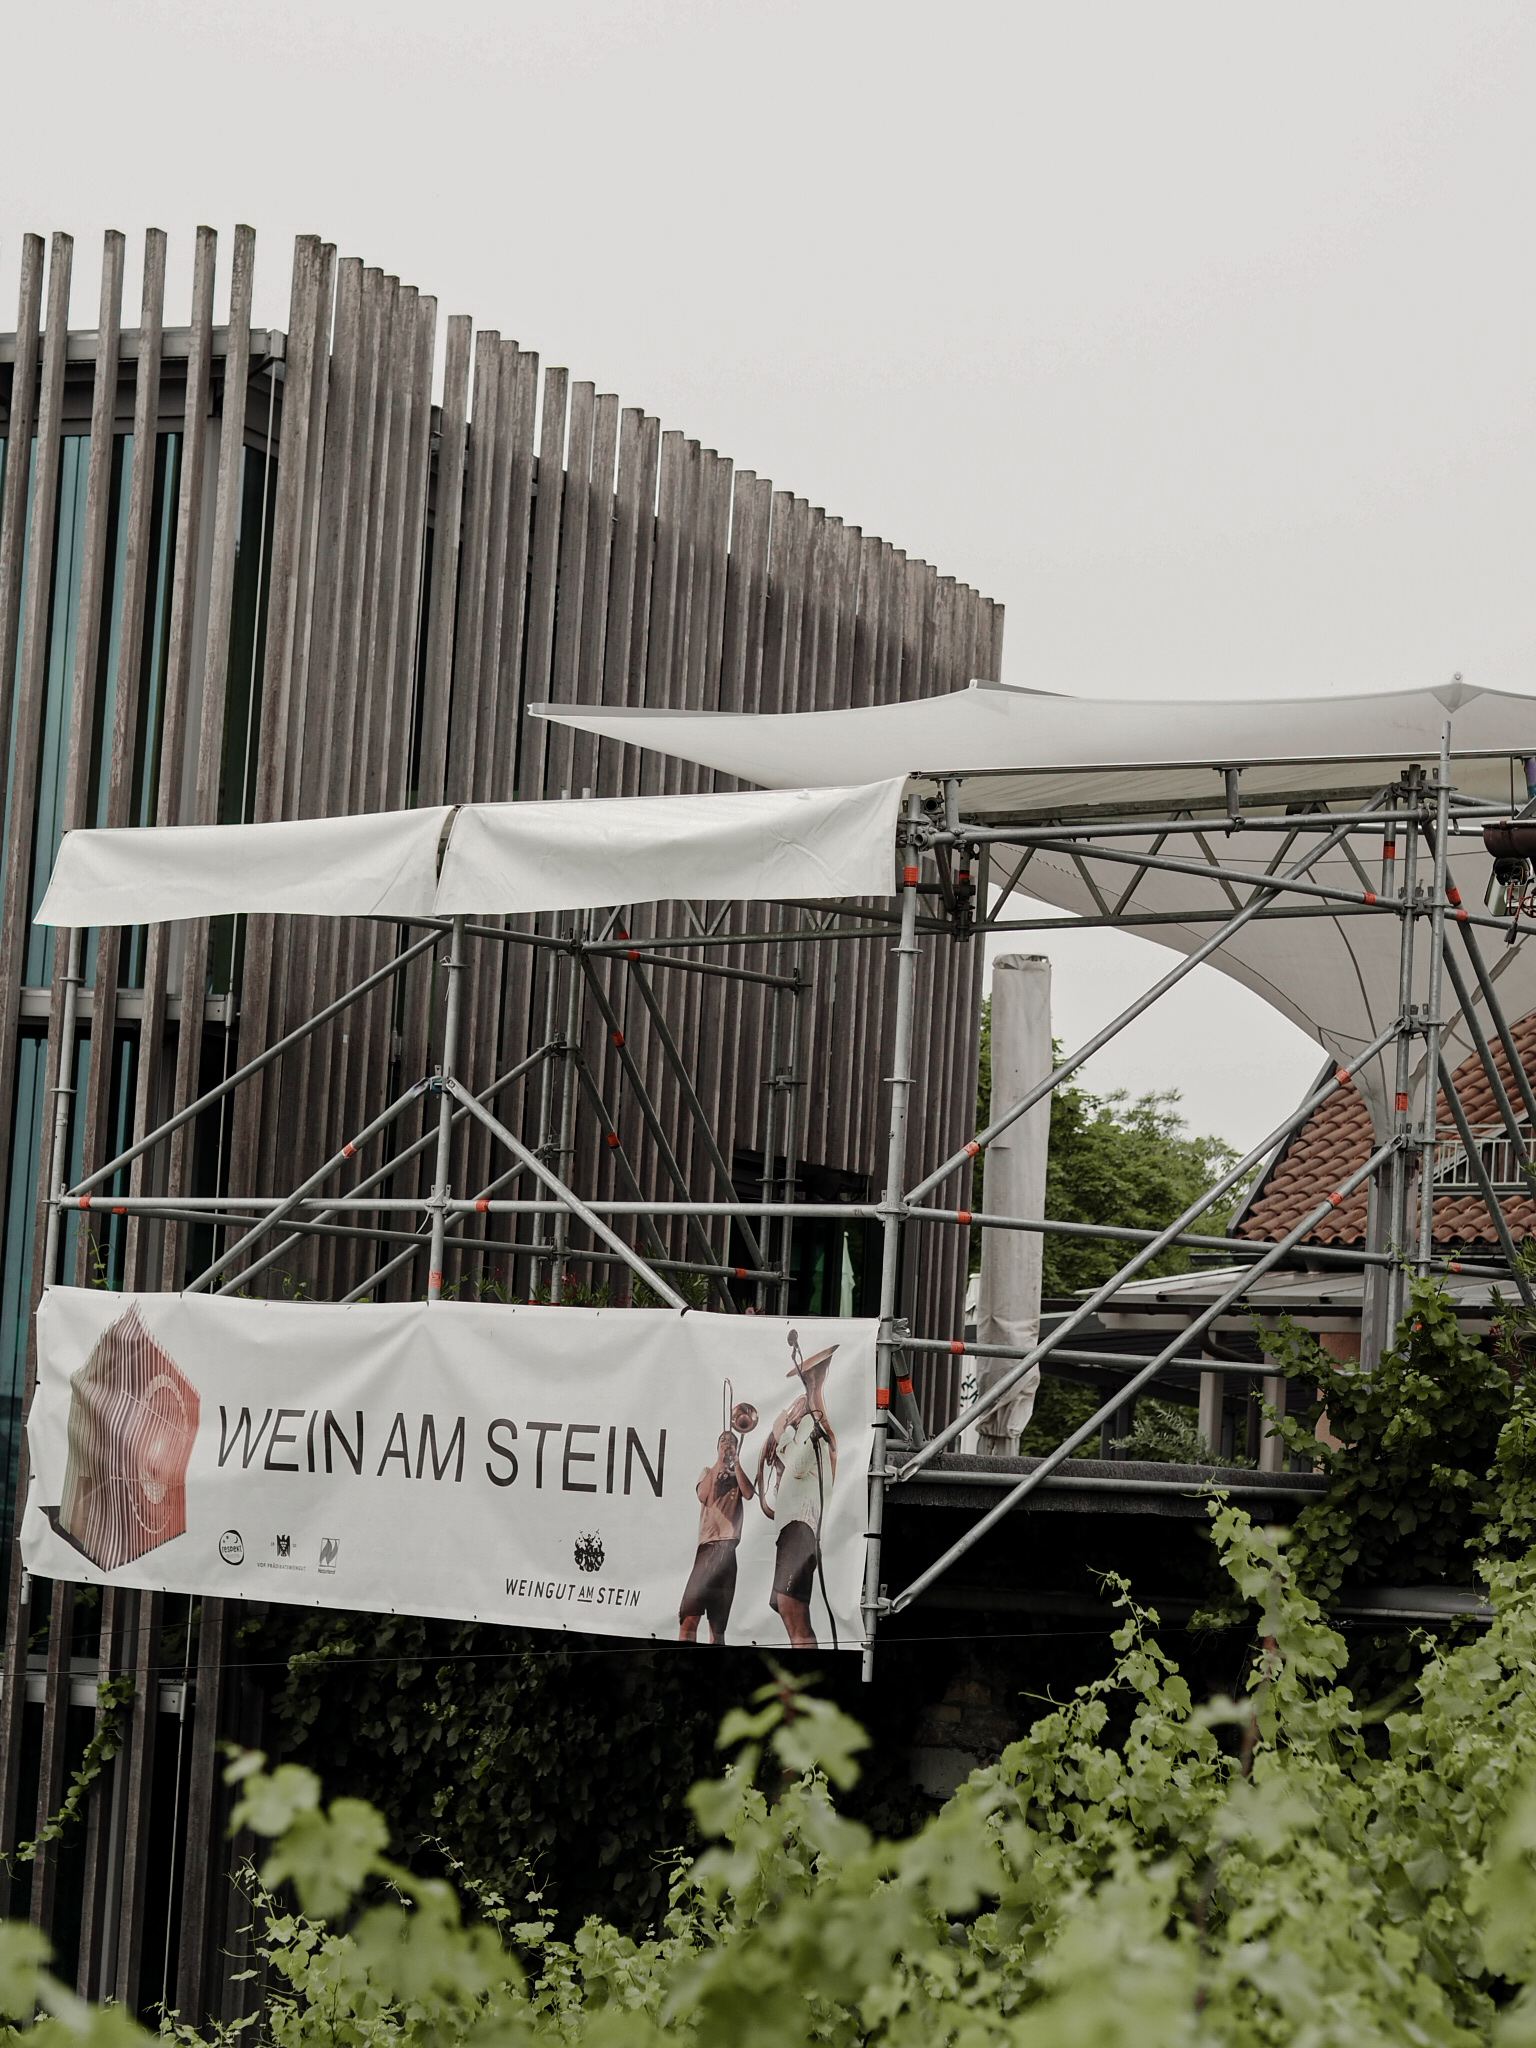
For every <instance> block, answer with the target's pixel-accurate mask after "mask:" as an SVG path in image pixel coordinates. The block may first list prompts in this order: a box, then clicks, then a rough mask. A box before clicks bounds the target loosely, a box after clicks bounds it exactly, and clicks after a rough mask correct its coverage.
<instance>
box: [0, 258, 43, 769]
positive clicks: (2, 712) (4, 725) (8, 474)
mask: <svg viewBox="0 0 1536 2048" xmlns="http://www.w3.org/2000/svg"><path fill="white" fill-rule="evenodd" d="M42 305H43V238H42V236H41V235H23V236H22V238H21V284H20V291H19V299H18V304H17V308H16V360H15V363H14V365H13V367H12V370H11V412H10V419H9V421H8V422H7V425H6V430H5V433H6V461H5V485H4V490H3V492H0V732H9V731H10V727H11V693H12V690H13V688H14V684H15V677H16V630H17V625H18V623H19V621H20V618H21V576H22V563H23V561H24V560H25V555H26V533H27V487H28V483H29V479H30V468H31V464H30V461H29V456H30V451H31V446H32V435H33V432H34V430H35V428H36V424H37V354H38V322H39V320H40V318H41V316H42Z"/></svg>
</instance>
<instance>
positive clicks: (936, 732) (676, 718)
mask: <svg viewBox="0 0 1536 2048" xmlns="http://www.w3.org/2000/svg"><path fill="white" fill-rule="evenodd" d="M530 708H531V709H532V710H534V711H535V712H536V713H537V714H538V715H539V716H541V717H544V718H550V719H553V720H554V721H555V722H556V723H557V724H560V725H569V726H574V727H576V728H577V729H578V730H579V731H582V732H590V733H597V734H599V735H600V736H601V737H603V738H606V739H617V740H624V741H627V742H628V743H629V744H630V745H631V746H639V747H647V748H649V749H650V750H651V751H652V752H653V753H659V754H670V755H673V756H674V757H675V758H677V759H679V760H684V761H696V762H698V763H700V764H701V765H702V766H704V767H706V768H716V769H719V770H720V771H722V772H723V773H724V774H727V775H738V776H740V777H741V778H742V779H743V780H744V781H747V782H757V783H762V784H764V785H766V786H767V787H769V788H779V787H785V786H788V785H794V786H800V785H802V784H815V783H855V782H872V781H874V780H875V779H876V778H879V777H885V776H891V775H916V776H923V777H933V776H942V775H963V776H965V777H967V778H968V780H967V783H966V790H965V807H966V810H967V813H968V814H969V815H971V816H983V815H988V814H1009V815H1021V814H1022V815H1027V814H1029V813H1031V812H1034V813H1039V812H1041V811H1046V812H1049V811H1052V810H1055V809H1059V808H1060V807H1061V805H1063V804H1072V805H1073V806H1101V805H1102V806H1104V807H1106V808H1113V807H1115V806H1117V805H1120V806H1123V805H1125V804H1128V803H1146V802H1149V801H1151V802H1155V803H1163V804H1185V803H1200V804H1209V803H1211V802H1213V801H1217V800H1220V797H1221V795H1222V790H1223V783H1222V775H1223V772H1224V771H1225V770H1226V769H1228V768H1238V769H1241V770H1242V793H1243V797H1244V800H1245V801H1249V800H1262V798H1263V797H1265V796H1290V795H1303V794H1307V793H1320V792H1322V791H1325V790H1337V789H1341V788H1358V787H1362V786H1364V785H1366V784H1369V783H1370V782H1372V781H1373V780H1374V781H1376V782H1378V783H1380V782H1385V781H1388V780H1390V779H1391V777H1390V774H1389V773H1388V772H1387V771H1388V770H1395V769H1397V768H1399V767H1402V766H1404V765H1406V764H1407V763H1409V762H1411V761H1420V762H1425V763H1429V762H1432V761H1434V760H1435V759H1436V758H1437V757H1438V755H1439V751H1440V731H1441V727H1442V726H1443V725H1444V723H1445V721H1446V719H1447V717H1449V718H1451V721H1452V727H1451V731H1452V747H1453V751H1454V753H1455V755H1456V757H1457V759H1458V761H1459V762H1462V763H1463V764H1464V765H1463V766H1462V767H1461V768H1460V769H1459V770H1458V775H1457V781H1458V783H1459V785H1460V786H1461V787H1462V788H1464V789H1465V790H1467V791H1468V792H1469V794H1472V795H1478V796H1492V797H1504V796H1507V795H1509V794H1510V788H1511V785H1510V765H1509V764H1510V762H1511V760H1512V759H1513V758H1514V757H1516V756H1522V755H1529V754H1536V698H1533V697H1526V696H1516V695H1512V694H1510V693H1509V692H1506V691H1500V690H1478V689H1474V688H1472V687H1471V686H1470V685H1469V684H1466V683H1449V684H1446V685H1445V686H1444V687H1443V688H1439V689H1434V690H1394V691H1390V692H1387V693H1384V694H1378V695H1373V696H1353V697H1343V696H1340V697H1300V698H1289V699H1274V698H1270V699H1263V700H1255V701H1251V702H1246V703H1245V702H1241V701H1224V702H1210V703H1199V702H1173V703H1156V702H1150V701H1148V700H1146V699H1134V700H1132V699H1123V700H1121V699H1093V698H1085V697H1059V696H1052V695H1048V694H1046V693H1045V692H1042V691H1036V690H1018V689H1009V688H1004V687H1002V686H1000V685H997V684H993V683H972V685H971V686H970V688H969V689H968V690H956V691H953V692H952V693H951V694H949V695H948V696H944V697H921V698H916V699H914V700H913V701H911V702H909V703H904V704H870V705H865V706H862V707H860V708H859V709H856V710H847V711H790V712H781V713H754V712H707V711H646V710H615V709H609V708H607V707H604V708H602V709H598V708H596V707H594V708H591V709H588V708H586V707H584V706H576V705H554V704H546V705H534V706H531V707H530ZM1478 757H1483V758H1478ZM1519 796H1520V800H1521V801H1522V802H1523V801H1524V796H1525V791H1524V785H1523V782H1522V783H1520V784H1519Z"/></svg>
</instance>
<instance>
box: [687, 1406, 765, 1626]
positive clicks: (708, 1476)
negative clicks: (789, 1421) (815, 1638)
mask: <svg viewBox="0 0 1536 2048" xmlns="http://www.w3.org/2000/svg"><path fill="white" fill-rule="evenodd" d="M722 1406H723V1408H724V1411H725V1412H724V1416H723V1422H724V1427H723V1428H722V1429H721V1431H720V1438H719V1442H718V1443H717V1444H716V1447H715V1462H714V1463H713V1465H706V1466H705V1467H704V1470H703V1471H702V1472H701V1473H700V1474H699V1483H698V1486H697V1487H696V1488H695V1491H696V1492H697V1494H698V1496H699V1547H698V1550H697V1552H696V1553H695V1556H694V1560H693V1570H692V1571H691V1572H690V1573H689V1574H688V1583H687V1585H686V1586H685V1587H684V1588H683V1599H682V1605H681V1606H680V1607H679V1609H678V1613H677V1622H678V1630H677V1639H678V1641H679V1642H680V1643H694V1642H697V1641H698V1637H699V1623H700V1622H701V1621H703V1620H704V1619H705V1618H706V1617H707V1618H708V1621H709V1640H710V1642H711V1643H712V1644H715V1645H719V1644H721V1643H723V1642H724V1641H725V1628H726V1623H727V1622H728V1621H729V1620H730V1618H731V1603H732V1601H733V1600H734V1599H735V1598H736V1546H737V1545H738V1544H739V1543H740V1541H741V1523H742V1514H743V1511H744V1508H745V1504H746V1503H747V1502H748V1501H749V1500H750V1499H751V1498H752V1482H751V1480H750V1479H749V1478H748V1477H747V1474H746V1470H745V1468H744V1467H743V1465H742V1462H741V1444H742V1439H743V1437H746V1436H750V1435H751V1433H752V1431H753V1430H754V1429H756V1427H757V1410H756V1409H755V1408H754V1407H753V1406H752V1403H751V1402H750V1401H737V1400H734V1399H733V1398H732V1389H731V1383H730V1381H729V1380H727V1381H726V1383H725V1389H724V1399H723V1402H722Z"/></svg>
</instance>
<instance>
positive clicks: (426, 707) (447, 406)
mask: <svg viewBox="0 0 1536 2048" xmlns="http://www.w3.org/2000/svg"><path fill="white" fill-rule="evenodd" d="M471 332H472V329H471V323H470V321H469V320H467V319H466V318H465V317H464V316H463V315H462V314H457V313H456V314H452V315H450V317H449V320H448V336H447V347H446V351H445V355H444V364H443V406H442V414H441V433H440V438H439V444H438V459H437V490H436V499H435V504H434V519H433V531H432V585H431V595H430V600H429V605H428V614H427V650H426V660H425V663H424V667H423V673H422V681H421V695H422V705H421V762H420V770H419V778H418V782H417V797H416V801H417V802H418V804H420V805H422V806H423V807H426V806H430V805H434V804H440V803H441V802H442V801H443V792H444V786H445V780H446V776H447V772H448V705H449V696H450V693H451V691H452V688H453V634H454V616H455V610H456V607H457V601H458V581H459V541H460V534H461V531H462V528H463V519H464V468H465V463H466V461H467V459H468V448H467V439H466V437H467V434H468V418H469V365H470V340H471ZM433 973H434V968H433V966H432V963H431V960H430V957H429V958H428V959H426V960H423V961H419V962H416V963H414V964H413V965H412V966H411V967H410V968H408V969H407V970H406V981H405V989H404V993H403V1003H404V1012H403V1015H404V1029H403V1033H402V1050H401V1063H400V1064H401V1073H402V1076H403V1077H404V1079H405V1080H406V1081H407V1082H411V1081H415V1080H418V1079H419V1078H420V1077H421V1075H422V1074H424V1073H425V1072H426V1069H427V1047H428V1044H429V1041H430V1032H431V1025H432V1014H433V1001H432V996H433V983H432V976H433ZM401 1135H402V1137H405V1136H406V1135H408V1134H407V1133H406V1132H404V1131H402V1133H401ZM413 1179H414V1176H413ZM404 1277H405V1282H406V1283H407V1284H408V1282H409V1278H410V1276H409V1273H407V1274H406V1275H405V1276H404Z"/></svg>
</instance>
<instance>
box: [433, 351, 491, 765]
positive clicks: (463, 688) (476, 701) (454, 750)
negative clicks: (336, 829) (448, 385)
mask: <svg viewBox="0 0 1536 2048" xmlns="http://www.w3.org/2000/svg"><path fill="white" fill-rule="evenodd" d="M500 389H501V336H500V335H499V334H497V333H496V332H495V330H494V329H492V328H482V329H481V330H480V332H479V334H477V335H476V336H475V411H474V418H473V421H472V422H471V425H470V430H469V448H468V455H467V457H466V466H465V485H464V498H465V511H464V551H463V557H462V560H461V563H460V569H459V591H458V622H457V624H456V626H455V628H454V636H453V691H452V710H451V712H450V716H449V730H448V782H447V787H446V790H445V792H444V794H445V795H446V797H447V800H448V801H449V803H468V802H469V800H470V798H471V796H472V795H473V790H472V787H471V785H472V783H473V780H474V759H475V735H476V728H477V725H478V723H479V713H480V648H481V643H482V639H483V636H484V632H485V591H486V554H487V545H488V540H489V534H490V524H491V485H492V483H493V481H494V478H495V470H496V406H497V399H498V397H499V395H500Z"/></svg>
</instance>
